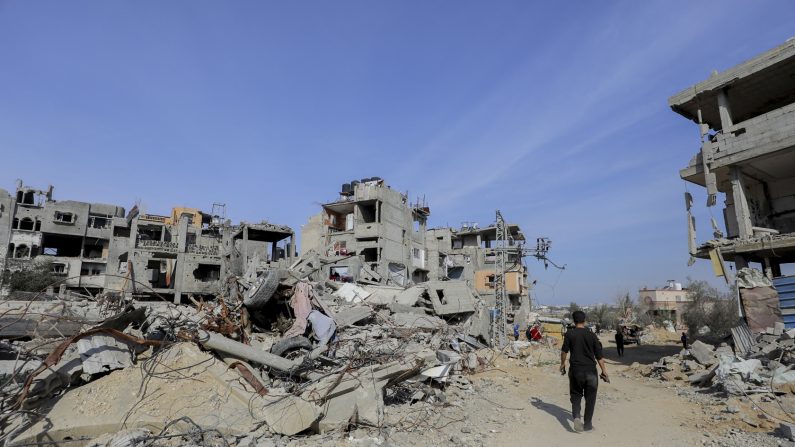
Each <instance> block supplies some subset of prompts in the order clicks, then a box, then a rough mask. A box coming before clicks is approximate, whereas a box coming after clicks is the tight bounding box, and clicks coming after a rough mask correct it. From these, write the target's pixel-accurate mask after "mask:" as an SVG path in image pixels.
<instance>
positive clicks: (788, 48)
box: [669, 40, 795, 278]
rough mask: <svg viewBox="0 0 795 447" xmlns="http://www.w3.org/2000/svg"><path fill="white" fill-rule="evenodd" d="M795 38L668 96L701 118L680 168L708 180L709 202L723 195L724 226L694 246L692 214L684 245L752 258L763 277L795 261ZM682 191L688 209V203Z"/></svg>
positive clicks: (703, 182)
mask: <svg viewBox="0 0 795 447" xmlns="http://www.w3.org/2000/svg"><path fill="white" fill-rule="evenodd" d="M793 79H795V40H789V41H788V42H786V43H784V44H783V45H781V46H779V47H777V48H774V49H772V50H770V51H768V52H766V53H763V54H761V55H759V56H757V57H755V58H753V59H751V60H748V61H746V62H743V63H742V64H740V65H737V66H735V67H733V68H731V69H729V70H726V71H724V72H720V73H717V72H716V73H713V74H712V76H710V77H709V78H707V79H706V80H704V81H702V82H699V83H697V84H695V85H693V86H690V87H688V88H686V89H685V90H683V91H682V92H681V93H678V94H676V95H674V96H672V97H671V98H670V99H669V104H670V106H671V108H672V109H673V110H674V111H675V112H677V113H679V114H680V115H682V116H684V117H685V118H688V119H690V120H692V121H694V122H695V123H697V124H698V125H699V129H700V134H701V148H700V150H699V152H698V153H697V154H696V155H695V156H694V157H693V159H692V160H690V163H689V164H688V166H687V167H685V168H684V169H682V170H681V171H680V175H681V177H682V179H684V180H686V181H687V182H689V183H693V184H696V185H699V186H702V187H704V188H706V192H707V206H713V205H715V204H716V202H717V197H718V193H724V194H725V195H726V201H725V207H724V210H723V215H724V221H725V230H726V232H725V233H723V230H721V229H718V228H717V225H715V224H713V225H715V226H716V228H715V236H716V237H715V239H714V240H712V241H710V242H708V243H706V244H702V245H700V246H698V245H697V242H696V236H695V223H694V222H693V219H692V218H689V222H690V236H689V237H690V253H691V255H693V256H694V257H699V258H705V259H709V258H710V253H712V257H713V258H716V255H718V254H719V255H720V256H721V257H722V258H723V259H726V260H732V261H734V263H735V265H736V267H737V269H740V268H743V267H747V266H748V264H749V263H751V262H757V263H760V264H762V265H763V266H764V269H765V272H766V273H767V275H768V276H769V277H771V278H772V277H777V276H781V265H782V264H786V263H791V262H794V261H795V150H794V149H795V81H793ZM691 200H692V199H691V198H690V196H689V195H688V210H689V209H690V206H691Z"/></svg>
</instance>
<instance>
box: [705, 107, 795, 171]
mask: <svg viewBox="0 0 795 447" xmlns="http://www.w3.org/2000/svg"><path fill="white" fill-rule="evenodd" d="M704 144H705V145H709V147H710V149H712V154H713V161H712V164H711V167H712V168H713V169H714V168H717V167H720V166H728V165H730V164H735V163H738V162H741V161H744V160H748V159H751V158H754V157H758V156H760V155H764V154H767V153H772V152H776V151H778V150H781V149H786V148H789V147H792V146H795V103H793V104H790V105H787V106H784V107H782V108H780V109H776V110H774V111H772V112H768V113H765V114H764V115H759V116H757V117H754V118H751V119H748V120H746V121H743V122H740V123H737V124H735V125H733V126H731V127H730V128H728V129H726V130H724V131H723V132H722V133H720V134H718V135H717V136H716V137H715V141H713V142H707V143H704ZM752 149H753V150H752Z"/></svg>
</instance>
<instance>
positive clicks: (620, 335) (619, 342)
mask: <svg viewBox="0 0 795 447" xmlns="http://www.w3.org/2000/svg"><path fill="white" fill-rule="evenodd" d="M616 350H617V351H618V356H619V357H624V328H623V327H619V328H618V330H617V331H616Z"/></svg>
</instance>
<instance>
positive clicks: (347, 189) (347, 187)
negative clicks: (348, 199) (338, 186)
mask: <svg viewBox="0 0 795 447" xmlns="http://www.w3.org/2000/svg"><path fill="white" fill-rule="evenodd" d="M352 191H353V188H352V187H351V184H350V183H343V184H342V193H343V194H350V193H351V192H352Z"/></svg>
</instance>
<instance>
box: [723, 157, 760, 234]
mask: <svg viewBox="0 0 795 447" xmlns="http://www.w3.org/2000/svg"><path fill="white" fill-rule="evenodd" d="M729 169H730V174H731V184H732V199H733V200H734V216H735V218H736V220H737V232H738V236H740V238H744V237H750V236H753V234H754V231H753V229H752V228H751V227H752V224H751V212H750V210H749V209H748V201H747V200H746V198H745V188H743V186H744V182H743V173H742V170H741V169H740V167H739V166H731V167H730V168H729Z"/></svg>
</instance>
